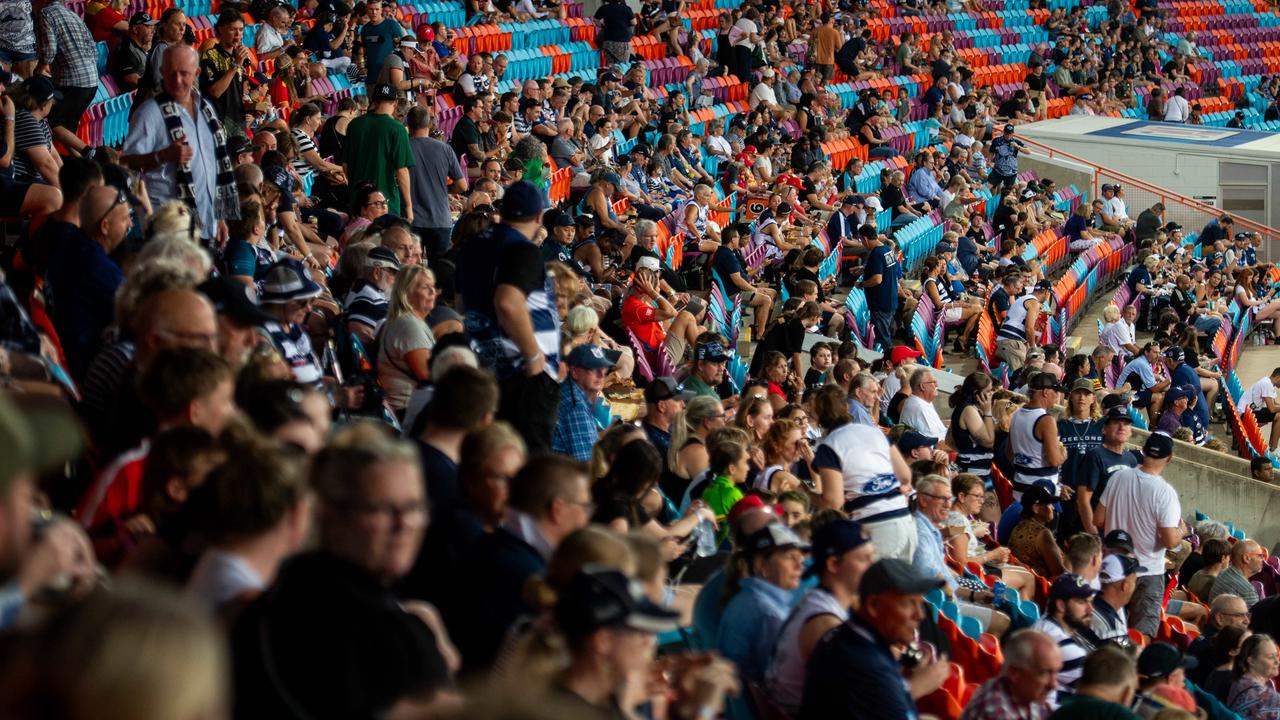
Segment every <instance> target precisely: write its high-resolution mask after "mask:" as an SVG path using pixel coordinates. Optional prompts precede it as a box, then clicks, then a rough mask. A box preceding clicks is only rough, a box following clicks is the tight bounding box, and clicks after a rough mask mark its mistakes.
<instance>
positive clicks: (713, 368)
mask: <svg viewBox="0 0 1280 720" xmlns="http://www.w3.org/2000/svg"><path fill="white" fill-rule="evenodd" d="M728 362H729V353H727V352H725V351H724V345H722V344H721V343H720V341H719V340H715V341H713V342H699V343H698V345H697V347H696V348H694V351H693V368H692V369H691V371H690V372H689V377H688V378H687V379H686V380H685V381H684V389H685V390H688V391H689V392H692V393H696V394H698V395H706V396H707V397H712V398H715V399H717V400H719V399H721V398H720V394H719V393H717V392H716V387H718V386H719V385H720V383H722V382H724V373H725V367H726V365H727V363H728ZM726 409H727V408H726Z"/></svg>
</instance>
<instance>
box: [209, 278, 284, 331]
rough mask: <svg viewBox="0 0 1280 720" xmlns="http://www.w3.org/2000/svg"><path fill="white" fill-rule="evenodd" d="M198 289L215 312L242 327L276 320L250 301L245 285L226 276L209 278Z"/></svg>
mask: <svg viewBox="0 0 1280 720" xmlns="http://www.w3.org/2000/svg"><path fill="white" fill-rule="evenodd" d="M196 289H197V290H199V291H200V292H201V293H203V294H204V296H205V297H207V298H209V302H210V304H212V305H213V309H214V311H215V312H217V313H218V314H219V315H223V316H226V317H227V318H229V319H230V320H231V322H233V323H235V324H236V325H239V326H241V327H251V326H256V325H261V324H263V323H265V322H270V321H272V320H274V319H275V318H274V317H272V316H271V315H268V314H267V313H266V312H264V311H263V310H262V308H260V307H258V306H257V305H256V304H254V302H253V300H250V299H249V291H248V288H247V287H246V286H245V284H244V283H242V282H239V281H237V280H233V279H231V278H229V277H227V276H225V275H219V276H217V277H212V278H209V279H208V280H205V281H204V282H203V283H201V284H200V285H199V286H198V287H197V288H196Z"/></svg>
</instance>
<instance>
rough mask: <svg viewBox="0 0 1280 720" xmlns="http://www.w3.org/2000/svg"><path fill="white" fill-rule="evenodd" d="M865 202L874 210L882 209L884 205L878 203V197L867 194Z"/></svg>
mask: <svg viewBox="0 0 1280 720" xmlns="http://www.w3.org/2000/svg"><path fill="white" fill-rule="evenodd" d="M866 203H867V207H869V208H871V209H872V210H875V211H876V212H880V211H881V210H884V207H883V206H882V205H881V204H880V198H878V197H876V196H874V195H869V196H867V199H866Z"/></svg>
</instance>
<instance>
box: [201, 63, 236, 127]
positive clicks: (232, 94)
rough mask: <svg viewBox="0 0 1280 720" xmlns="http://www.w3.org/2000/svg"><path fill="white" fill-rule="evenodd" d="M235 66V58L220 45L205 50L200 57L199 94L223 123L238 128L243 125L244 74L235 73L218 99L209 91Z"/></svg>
mask: <svg viewBox="0 0 1280 720" xmlns="http://www.w3.org/2000/svg"><path fill="white" fill-rule="evenodd" d="M235 65H236V59H235V56H234V55H232V54H231V53H228V52H227V51H226V50H223V49H222V46H221V45H214V46H213V47H211V48H209V49H208V50H206V51H205V52H204V55H202V56H201V57H200V92H201V93H202V94H203V95H204V96H205V97H206V98H208V99H209V102H211V103H213V108H214V110H216V111H217V112H218V117H219V118H220V119H221V120H222V121H223V122H224V123H231V124H233V125H235V126H236V127H239V126H241V125H243V124H244V72H243V71H240V72H237V73H236V74H235V76H234V77H232V78H231V82H230V84H228V85H227V87H226V89H225V90H223V92H222V94H221V95H219V96H218V97H214V96H213V92H212V89H211V88H212V86H213V84H214V83H215V82H217V81H218V80H219V79H221V78H222V76H223V75H225V74H226V73H227V71H228V70H229V69H230V68H232V67H234V66H235Z"/></svg>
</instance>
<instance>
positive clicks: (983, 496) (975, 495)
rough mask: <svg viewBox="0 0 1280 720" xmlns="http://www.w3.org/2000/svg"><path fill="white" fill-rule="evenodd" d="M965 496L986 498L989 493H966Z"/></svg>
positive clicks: (979, 498) (977, 498) (978, 498)
mask: <svg viewBox="0 0 1280 720" xmlns="http://www.w3.org/2000/svg"><path fill="white" fill-rule="evenodd" d="M964 496H965V497H967V498H974V499H976V500H985V499H986V497H987V494H986V493H965V494H964Z"/></svg>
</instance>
